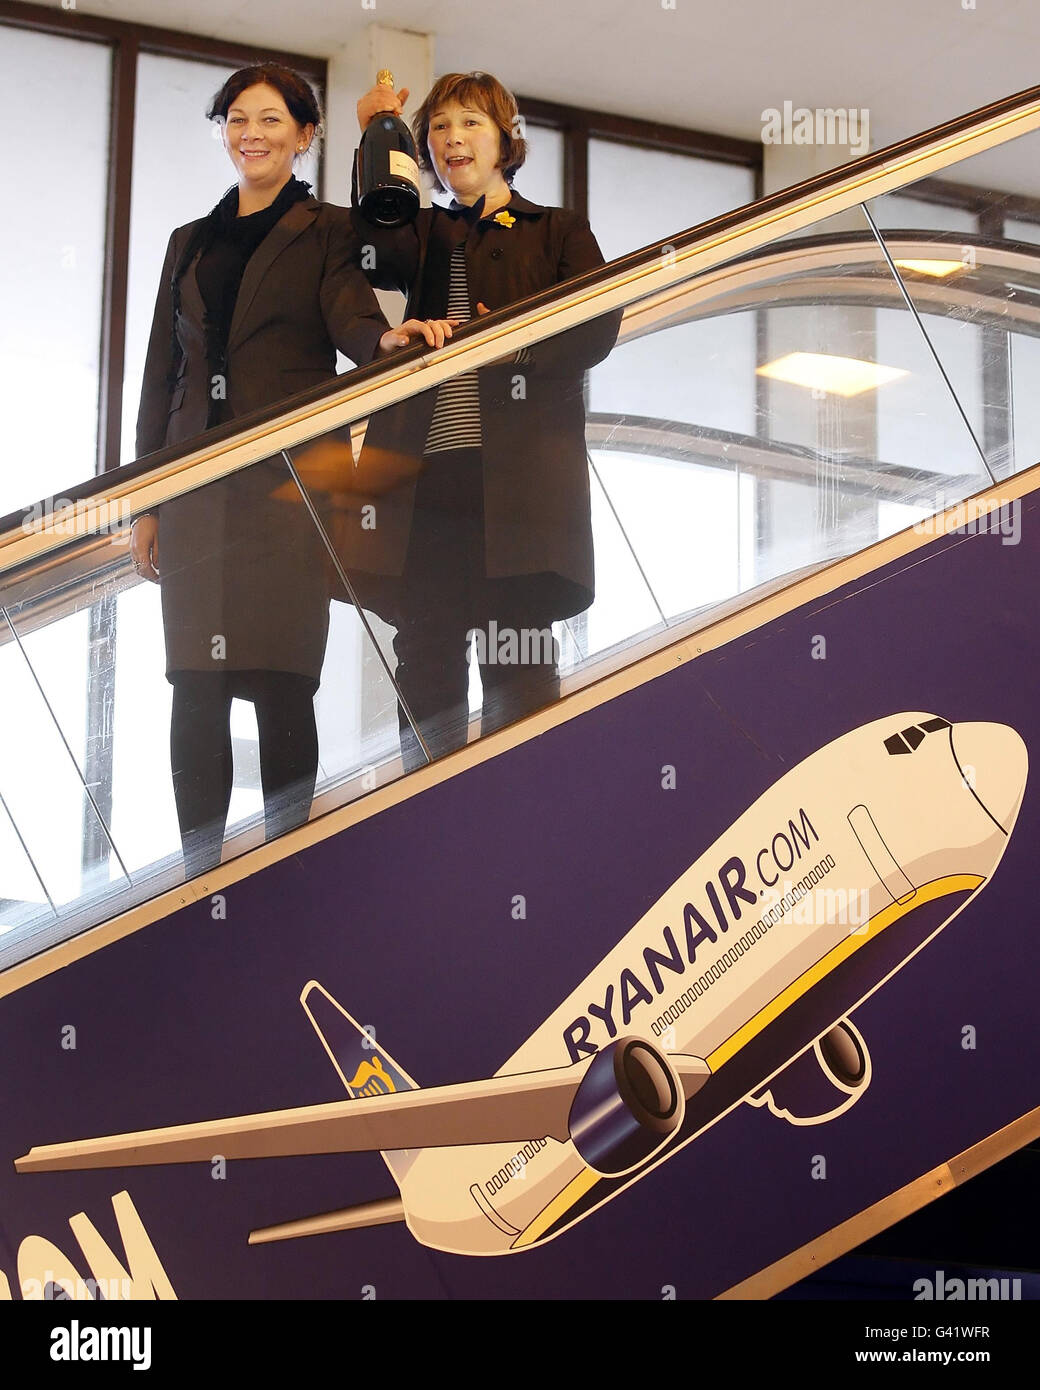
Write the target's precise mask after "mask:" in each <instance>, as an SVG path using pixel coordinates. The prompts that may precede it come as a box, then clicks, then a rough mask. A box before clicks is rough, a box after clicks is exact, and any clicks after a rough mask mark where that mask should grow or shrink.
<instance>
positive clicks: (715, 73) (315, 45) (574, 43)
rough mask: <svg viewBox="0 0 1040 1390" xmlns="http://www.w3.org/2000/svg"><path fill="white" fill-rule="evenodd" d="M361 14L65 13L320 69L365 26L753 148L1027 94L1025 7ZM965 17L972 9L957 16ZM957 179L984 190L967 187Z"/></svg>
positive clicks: (445, 65)
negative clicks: (809, 131)
mask: <svg viewBox="0 0 1040 1390" xmlns="http://www.w3.org/2000/svg"><path fill="white" fill-rule="evenodd" d="M373 3H374V8H363V7H362V3H361V0H292V3H291V4H290V3H286V0H178V3H177V5H176V8H175V9H174V8H173V7H172V6H170V5H169V4H168V3H165V0H76V8H77V9H78V10H80V11H81V12H87V13H91V14H98V15H106V16H108V17H110V18H114V19H126V20H136V21H138V22H140V23H142V24H157V25H163V26H165V27H170V28H177V29H180V30H185V31H189V32H194V33H199V34H205V35H210V36H215V37H221V38H238V39H242V40H245V41H246V42H249V43H251V44H255V45H260V46H262V45H263V44H264V43H269V44H270V45H271V46H272V47H274V48H283V49H289V50H292V51H295V52H304V53H311V54H314V55H315V56H324V57H328V56H331V55H332V54H333V53H334V52H335V51H336V50H337V49H339V48H341V47H342V46H343V45H344V44H346V43H348V42H349V41H350V39H351V38H352V36H354V35H355V34H357V33H358V32H359V31H360V30H361V29H363V28H364V27H365V26H366V25H367V24H369V23H371V22H373V21H376V22H378V23H379V24H382V25H386V26H388V27H393V28H400V29H409V30H413V31H418V32H421V33H432V34H434V35H435V36H436V52H435V67H436V70H437V71H438V72H447V71H452V70H469V69H471V68H484V69H488V70H490V71H492V72H494V73H495V74H496V75H497V76H499V77H500V78H501V79H502V80H503V81H504V82H505V83H506V84H507V85H508V86H510V87H511V88H512V89H513V90H514V91H517V92H520V93H522V94H523V95H525V96H531V97H541V98H544V99H548V100H554V101H560V102H565V103H567V104H570V105H576V106H588V107H593V108H597V109H600V110H609V111H616V112H619V113H623V114H626V115H631V116H640V117H644V118H647V119H657V120H662V121H667V122H670V123H673V124H677V125H685V126H692V127H697V128H700V129H703V130H711V131H717V132H720V133H722V134H727V135H736V136H743V137H745V138H748V139H757V138H758V137H759V135H760V133H761V126H762V121H761V113H762V111H763V109H764V108H766V107H778V108H780V107H782V105H783V103H784V101H785V100H789V101H791V102H792V103H793V104H794V105H795V106H808V107H816V106H832V107H845V108H863V107H865V108H867V109H868V111H869V113H870V133H871V144H872V146H873V147H874V148H878V147H880V146H881V145H885V144H888V143H890V142H891V141H893V140H896V139H899V138H901V137H903V136H906V135H910V134H913V133H915V132H917V131H919V130H923V129H925V128H927V127H928V126H931V125H935V124H937V123H938V122H939V121H941V120H944V119H947V118H949V117H952V116H956V115H960V114H961V113H962V112H965V111H968V110H970V109H972V108H973V107H976V106H981V105H983V104H984V103H986V102H988V101H992V100H995V99H997V98H999V97H1002V96H1006V95H1008V94H1009V93H1012V92H1016V91H1018V90H1020V89H1022V88H1025V87H1028V86H1031V85H1033V84H1034V83H1037V82H1040V68H1038V64H1037V54H1038V53H1040V3H1038V0H859V3H853V2H852V0H729V4H728V5H724V4H720V3H717V0H480V3H467V4H464V3H461V0H373ZM672 3H674V6H675V8H674V9H671V8H669V9H665V8H664V7H663V6H664V5H665V4H669V5H670V4H672ZM971 3H974V4H975V5H976V6H977V8H975V9H970V8H969V9H965V8H964V6H965V5H966V4H971ZM401 80H402V81H404V80H405V79H404V77H403V75H402V79H401ZM1030 139H1031V140H1037V141H1040V137H1030ZM1038 152H1040V150H1038ZM1030 153H1032V152H1030ZM990 158H991V160H992V157H990ZM1001 164H1002V166H1003V169H1004V172H1005V173H1006V175H1007V176H1006V177H1005V178H1004V180H1003V186H1012V185H1013V186H1016V187H1018V188H1020V189H1023V190H1026V189H1029V190H1031V191H1038V192H1040V173H1038V175H1037V177H1036V179H1035V180H1034V178H1033V175H1032V173H1031V170H1032V168H1034V167H1036V168H1037V169H1040V159H1037V158H1035V157H1033V158H1030V159H1028V160H1026V159H1024V158H1023V157H1022V156H1021V152H1019V154H1018V156H1017V157H1016V158H1015V160H1014V161H1009V160H1008V159H1007V158H1005V159H1004V160H1003V161H1002V162H1001ZM1012 164H1013V165H1014V166H1016V167H1014V168H1012V167H1011V166H1012ZM1026 165H1028V166H1029V168H1028V169H1027V168H1026ZM964 176H965V175H964V173H963V171H959V172H958V177H964ZM968 181H971V182H986V179H985V177H981V176H980V177H973V176H971V174H970V173H969V175H968Z"/></svg>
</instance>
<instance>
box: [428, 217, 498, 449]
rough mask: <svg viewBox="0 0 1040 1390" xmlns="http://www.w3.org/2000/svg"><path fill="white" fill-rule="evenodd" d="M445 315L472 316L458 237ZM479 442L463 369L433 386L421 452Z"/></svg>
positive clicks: (469, 380) (473, 385)
mask: <svg viewBox="0 0 1040 1390" xmlns="http://www.w3.org/2000/svg"><path fill="white" fill-rule="evenodd" d="M447 316H448V318H450V319H458V320H459V321H460V322H461V323H466V322H467V321H468V320H469V319H470V318H471V317H472V311H471V310H470V305H469V282H468V280H467V279H466V244H465V242H462V241H460V242H459V244H458V245H457V246H456V247H455V249H454V251H453V252H452V253H451V275H450V278H449V280H448V314H447ZM483 443H484V439H483V435H482V434H481V431H480V389H479V384H478V382H477V374H476V372H463V373H462V374H461V375H460V376H456V377H452V379H451V380H450V381H446V382H444V384H443V385H442V386H438V388H437V401H436V404H435V405H434V407H433V419H432V420H431V421H430V429H429V432H428V433H427V435H426V449H425V452H426V453H427V454H436V453H440V452H442V451H443V450H444V449H479V448H481V447H482V446H483Z"/></svg>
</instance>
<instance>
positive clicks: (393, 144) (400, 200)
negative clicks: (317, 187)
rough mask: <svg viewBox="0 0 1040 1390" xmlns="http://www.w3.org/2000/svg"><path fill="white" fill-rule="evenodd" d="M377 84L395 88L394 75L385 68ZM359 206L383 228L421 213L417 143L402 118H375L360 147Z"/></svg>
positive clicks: (386, 114) (383, 114)
mask: <svg viewBox="0 0 1040 1390" xmlns="http://www.w3.org/2000/svg"><path fill="white" fill-rule="evenodd" d="M376 82H377V84H378V85H379V86H381V87H382V86H387V87H389V88H390V90H391V91H393V89H394V75H393V73H392V72H389V71H387V69H386V68H383V69H381V71H380V72H379V74H378V76H377V77H376ZM358 195H359V196H358V207H359V209H360V212H361V215H362V217H364V218H365V220H366V221H368V222H374V223H376V225H378V226H380V227H401V226H403V225H404V223H406V222H412V221H414V219H415V215H416V213H417V212H418V211H419V165H418V163H417V161H416V157H415V141H414V140H413V139H412V135H411V132H410V131H409V129H408V127H407V126H406V125H405V123H404V121H402V120H401V119H400V117H398V116H395V115H393V114H392V113H391V112H389V111H381V112H379V114H378V115H376V116H373V117H372V119H371V121H369V123H368V126H367V127H366V129H365V132H364V134H363V135H362V136H361V144H360V145H359V146H358Z"/></svg>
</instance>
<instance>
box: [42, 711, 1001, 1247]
mask: <svg viewBox="0 0 1040 1390" xmlns="http://www.w3.org/2000/svg"><path fill="white" fill-rule="evenodd" d="M1027 768H1028V758H1027V752H1026V747H1025V744H1024V743H1023V741H1022V739H1021V738H1020V737H1019V735H1018V734H1017V733H1016V732H1015V731H1014V730H1013V729H1011V728H1008V727H1007V726H1006V725H1002V724H995V723H960V724H952V723H951V722H950V721H949V720H946V719H943V718H940V717H938V716H936V715H933V714H927V713H921V712H917V713H904V714H896V715H892V716H890V717H888V718H885V719H880V720H876V721H874V722H872V723H869V724H865V725H863V726H861V727H859V728H855V729H852V730H851V731H849V732H848V733H846V734H844V735H842V736H841V737H840V738H838V739H836V740H834V741H833V742H831V743H829V744H827V745H826V746H824V747H822V748H820V749H818V750H817V751H816V752H815V753H813V754H812V755H811V756H809V757H808V758H806V759H805V760H804V761H803V762H801V763H799V764H798V765H797V766H796V767H794V768H792V769H791V770H790V771H789V772H787V773H786V774H785V775H784V776H783V777H781V778H780V779H779V781H777V782H775V783H774V784H773V785H772V786H771V787H769V788H768V789H767V790H766V791H765V792H763V794H762V795H761V796H760V797H759V798H758V800H757V801H755V802H754V804H753V805H752V806H750V807H749V808H748V809H747V810H746V811H745V812H744V813H743V815H741V816H740V818H739V819H738V820H737V821H736V822H734V824H733V825H732V826H730V828H729V829H728V830H726V831H725V833H724V834H723V835H721V836H720V837H719V838H718V839H717V840H716V841H715V842H714V844H712V845H711V846H710V847H709V848H708V849H707V850H705V852H704V853H703V854H701V855H700V856H699V857H698V858H697V860H696V861H695V862H694V863H693V864H692V865H691V866H690V868H688V869H687V870H686V871H685V872H684V873H683V874H682V875H681V876H680V877H679V878H678V879H677V880H676V881H675V883H673V884H672V885H671V887H669V888H668V889H667V891H666V892H665V893H664V894H663V895H662V896H661V897H660V898H659V899H658V900H657V902H655V903H654V905H653V906H652V907H651V908H650V909H649V911H648V912H646V913H645V915H644V916H643V917H642V918H641V919H640V920H639V921H638V922H637V923H636V924H635V926H634V927H632V929H631V930H630V931H629V932H628V933H627V934H626V935H625V936H624V937H623V938H622V939H621V940H620V941H619V942H618V944H617V945H616V946H615V947H614V949H613V950H612V951H611V952H610V953H609V954H608V955H607V956H606V957H605V958H604V959H603V960H602V961H601V962H600V964H599V965H597V966H596V967H595V969H594V970H593V971H592V972H591V973H590V974H589V976H588V977H587V978H586V979H585V980H584V981H582V983H581V984H580V985H579V986H578V987H577V989H575V990H574V991H573V992H572V993H571V994H570V995H569V996H568V997H567V998H566V999H565V1000H564V1001H563V1002H562V1003H561V1004H560V1005H559V1006H558V1007H557V1008H556V1009H555V1010H554V1011H553V1012H552V1013H551V1014H550V1016H549V1017H548V1019H546V1021H545V1023H543V1024H542V1025H541V1026H540V1027H539V1028H538V1029H537V1030H536V1032H535V1033H534V1034H533V1035H532V1036H531V1037H530V1038H529V1039H528V1040H527V1041H526V1042H525V1043H524V1044H523V1045H522V1046H521V1047H520V1049H519V1050H518V1051H517V1052H515V1053H514V1054H513V1055H512V1057H510V1058H509V1060H508V1061H506V1062H505V1063H504V1064H503V1066H502V1067H501V1068H500V1069H499V1071H498V1072H497V1073H496V1074H495V1075H494V1076H492V1077H489V1078H486V1079H483V1080H477V1081H472V1082H464V1083H461V1084H454V1085H447V1086H436V1087H432V1088H428V1089H420V1088H419V1086H418V1085H417V1083H416V1082H415V1081H414V1080H413V1079H412V1077H411V1076H409V1074H408V1073H407V1072H406V1071H405V1070H404V1069H403V1067H401V1066H400V1065H399V1064H398V1063H397V1062H396V1061H394V1059H393V1058H392V1057H391V1056H390V1054H389V1053H388V1052H387V1051H386V1050H385V1049H384V1048H383V1046H382V1044H381V1042H380V1043H378V1044H377V1042H376V1041H375V1039H374V1038H373V1037H372V1036H370V1034H369V1033H368V1032H367V1031H366V1030H365V1029H364V1028H362V1027H361V1025H360V1024H358V1023H357V1022H356V1021H355V1020H354V1019H353V1018H352V1017H351V1016H350V1015H349V1014H348V1013H347V1012H346V1011H345V1010H344V1009H343V1008H342V1007H341V1005H339V1004H338V1003H337V1002H336V1000H335V999H334V998H333V997H332V995H331V994H329V993H328V991H327V990H326V989H325V988H324V987H323V986H322V985H320V984H318V983H317V981H313V980H312V981H310V982H309V983H308V984H307V985H306V986H305V987H304V990H303V993H302V995H301V1003H302V1005H303V1008H304V1010H305V1012H306V1013H307V1016H308V1018H309V1019H310V1021H311V1023H312V1025H313V1027H314V1029H315V1031H316V1033H317V1035H318V1037H319V1039H320V1041H321V1043H322V1045H323V1046H324V1047H325V1049H326V1051H327V1053H328V1055H329V1057H330V1059H331V1061H332V1064H333V1066H334V1067H335V1069H336V1072H337V1073H338V1075H339V1078H340V1081H341V1083H342V1085H343V1086H344V1088H345V1090H346V1092H347V1095H348V1097H349V1099H347V1100H345V1101H336V1102H332V1103H330V1104H323V1105H311V1106H304V1107H299V1108H295V1109H289V1110H278V1111H271V1112H268V1113H263V1114H255V1115H245V1116H235V1117H233V1118H229V1119H220V1120H212V1121H208V1122H204V1123H199V1124H187V1125H178V1126H174V1127H171V1128H165V1129H152V1130H144V1131H141V1132H139V1133H132V1134H123V1135H113V1136H108V1137H105V1138H100V1139H85V1140H79V1141H75V1142H71V1143H61V1144H51V1145H46V1146H42V1147H36V1148H33V1149H31V1150H30V1151H29V1153H28V1154H26V1155H25V1156H24V1157H22V1158H20V1159H18V1160H16V1164H15V1166H16V1168H17V1169H18V1171H19V1172H33V1171H48V1170H57V1169H70V1168H99V1167H109V1166H122V1165H131V1164H160V1163H179V1162H191V1161H197V1162H209V1161H210V1160H211V1159H212V1158H213V1156H214V1155H216V1154H222V1155H223V1156H224V1157H226V1158H230V1159H236V1158H265V1157H271V1158H273V1157H279V1156H288V1155H297V1154H325V1153H355V1152H362V1151H379V1152H381V1153H382V1156H383V1158H384V1160H385V1162H386V1164H387V1167H388V1168H389V1170H390V1173H391V1175H392V1176H393V1178H394V1180H395V1182H396V1184H397V1187H398V1190H399V1195H398V1196H396V1197H392V1198H384V1199H381V1200H377V1201H373V1202H367V1203H363V1204H361V1205H358V1206H353V1207H348V1208H345V1209H343V1210H340V1211H334V1212H327V1213H324V1214H322V1215H320V1216H314V1217H308V1218H305V1219H303V1220H298V1221H289V1222H283V1223H280V1224H278V1225H274V1226H268V1227H265V1228H263V1229H260V1230H256V1231H253V1232H252V1233H251V1234H250V1236H249V1241H250V1243H251V1244H261V1243H266V1242H269V1241H276V1240H285V1239H291V1238H294V1237H298V1236H306V1235H317V1234H321V1233H325V1232H331V1231H342V1230H348V1229H352V1228H358V1227H363V1226H373V1225H381V1224H386V1223H389V1222H396V1221H404V1222H406V1223H407V1226H408V1229H409V1230H410V1231H411V1233H412V1234H413V1235H414V1236H415V1238H416V1239H417V1240H419V1241H421V1242H423V1243H424V1244H426V1245H428V1246H431V1247H434V1248H437V1249H441V1250H446V1251H451V1252H454V1253H459V1254H470V1255H498V1254H508V1253H512V1252H515V1251H520V1250H524V1249H529V1248H531V1247H533V1246H535V1245H538V1244H540V1243H543V1242H545V1241H546V1240H550V1239H553V1238H555V1237H556V1236H558V1235H560V1234H561V1233H562V1232H564V1231H566V1230H568V1229H569V1228H571V1227H572V1226H574V1225H575V1223H576V1222H578V1221H580V1220H582V1219H583V1218H584V1217H586V1216H588V1215H589V1214H590V1213H591V1212H593V1211H595V1210H596V1209H597V1208H598V1207H600V1206H602V1205H603V1204H604V1203H605V1202H607V1201H609V1200H611V1199H612V1198H614V1197H616V1196H618V1195H619V1194H620V1193H621V1192H623V1191H624V1190H625V1188H626V1187H628V1186H629V1185H630V1184H631V1183H633V1182H636V1181H638V1180H639V1179H641V1178H643V1177H645V1176H646V1174H647V1173H649V1172H651V1171H652V1170H653V1169H654V1168H655V1167H656V1166H657V1165H658V1164H659V1163H663V1162H665V1161H666V1160H667V1159H669V1158H671V1157H672V1155H674V1154H675V1153H677V1152H678V1151H679V1150H680V1149H682V1148H683V1147H685V1145H687V1144H689V1143H692V1142H693V1140H695V1139H696V1138H697V1137H698V1135H700V1134H702V1133H704V1131H705V1130H706V1129H708V1128H709V1127H710V1126H712V1125H714V1124H716V1123H717V1122H718V1121H719V1120H720V1119H722V1117H723V1116H724V1115H726V1114H727V1113H729V1111H731V1110H732V1109H734V1108H735V1107H736V1106H737V1105H740V1104H742V1103H745V1102H747V1103H749V1104H752V1105H757V1106H761V1107H763V1108H765V1109H767V1110H768V1111H769V1112H771V1113H772V1114H774V1115H777V1116H779V1117H781V1118H782V1119H784V1120H785V1122H789V1123H793V1124H819V1123H828V1122H831V1121H833V1120H834V1119H835V1118H836V1117H838V1116H840V1115H841V1114H843V1113H844V1112H845V1111H846V1110H848V1109H849V1107H850V1106H852V1105H854V1104H856V1103H857V1102H858V1101H859V1100H860V1099H862V1097H863V1095H864V1094H865V1093H866V1091H867V1090H868V1088H869V1085H870V1080H871V1061H870V1056H869V1052H868V1049H867V1046H866V1043H865V1041H864V1039H863V1037H862V1036H861V1034H860V1032H859V1030H858V1029H857V1028H856V1027H855V1025H854V1024H853V1023H852V1022H851V1019H850V1017H849V1016H850V1015H851V1014H852V1013H853V1012H854V1011H855V1009H856V1008H857V1007H858V1006H859V1005H861V1004H862V1003H863V1002H864V1000H866V999H867V998H868V997H869V996H870V995H871V994H873V993H874V991H875V990H877V989H878V988H880V986H881V985H883V984H884V983H885V982H886V981H887V980H889V979H890V978H891V977H892V976H893V975H894V974H895V973H896V971H898V970H899V969H900V968H901V967H902V966H903V965H905V964H906V962H907V961H908V960H910V959H911V958H912V957H913V956H915V955H916V954H917V953H918V952H919V951H920V950H921V949H922V948H923V947H924V946H925V945H926V944H927V943H928V942H929V941H931V940H932V939H933V938H934V937H935V936H936V935H937V934H938V933H939V932H940V931H941V930H942V929H943V927H945V926H946V925H947V924H948V923H949V922H950V921H951V920H952V919H953V918H954V917H955V916H957V914H958V913H959V912H960V911H961V910H962V909H963V908H964V907H965V905H966V904H967V903H968V902H970V901H971V900H972V899H973V898H974V897H975V895H976V894H977V893H978V892H979V891H980V890H981V889H982V888H983V887H984V885H985V884H986V883H987V882H988V881H989V879H990V878H991V877H992V874H993V871H994V870H995V868H996V866H997V864H998V863H999V862H1000V859H1001V856H1002V855H1003V853H1004V850H1005V848H1006V846H1007V843H1008V839H1009V837H1010V835H1011V832H1012V830H1013V829H1014V825H1015V821H1016V819H1017V816H1018V812H1019V808H1020V806H1021V804H1022V797H1023V794H1024V791H1025V784H1026V776H1027Z"/></svg>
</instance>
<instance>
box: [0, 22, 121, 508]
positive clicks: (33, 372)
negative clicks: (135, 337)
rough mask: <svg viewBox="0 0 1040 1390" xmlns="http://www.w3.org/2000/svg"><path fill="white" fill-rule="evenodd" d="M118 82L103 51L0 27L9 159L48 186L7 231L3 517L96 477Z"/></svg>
mask: <svg viewBox="0 0 1040 1390" xmlns="http://www.w3.org/2000/svg"><path fill="white" fill-rule="evenodd" d="M109 74H110V54H109V50H108V48H106V47H105V46H104V45H103V44H95V43H85V42H83V41H81V40H79V39H65V38H57V37H55V36H54V35H52V34H37V33H33V32H30V31H27V30H23V29H13V28H9V27H7V26H5V27H4V28H3V42H2V45H0V80H2V83H3V88H4V95H5V98H6V101H7V109H8V112H9V113H10V114H9V118H8V119H7V121H5V122H4V125H3V129H2V131H0V158H2V159H3V161H4V166H5V167H6V168H7V169H8V170H11V171H13V170H16V169H20V168H22V167H23V166H24V165H25V161H26V156H27V154H28V155H29V158H30V160H31V164H32V168H33V169H34V170H46V171H47V176H46V179H45V181H44V182H42V183H41V182H40V181H39V180H38V179H30V184H29V186H30V187H31V188H34V189H35V192H36V197H37V199H38V200H39V204H40V210H39V211H37V212H34V213H33V215H31V216H29V215H23V216H18V217H15V216H13V215H8V216H6V217H4V218H3V220H2V221H0V303H2V304H3V315H2V326H0V382H2V387H0V391H2V402H3V415H4V451H3V457H4V463H3V465H2V467H0V515H3V514H5V513H6V512H10V511H14V510H15V509H16V508H18V507H21V506H26V505H28V504H31V503H33V502H36V501H38V500H39V499H40V498H42V497H45V496H60V495H61V493H62V491H63V489H66V488H69V487H71V486H72V485H73V484H74V483H78V482H82V481H83V480H84V479H85V478H89V477H92V476H93V474H94V471H95V467H96V460H97V402H98V356H99V344H100V341H101V288H102V274H103V266H104V244H105V194H106V182H107V171H108V118H109ZM19 113H20V114H19ZM29 113H31V116H30V115H29ZM11 177H14V175H12V176H11ZM56 401H60V407H59V408H58V409H55V402H56Z"/></svg>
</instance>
